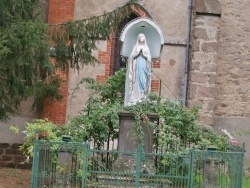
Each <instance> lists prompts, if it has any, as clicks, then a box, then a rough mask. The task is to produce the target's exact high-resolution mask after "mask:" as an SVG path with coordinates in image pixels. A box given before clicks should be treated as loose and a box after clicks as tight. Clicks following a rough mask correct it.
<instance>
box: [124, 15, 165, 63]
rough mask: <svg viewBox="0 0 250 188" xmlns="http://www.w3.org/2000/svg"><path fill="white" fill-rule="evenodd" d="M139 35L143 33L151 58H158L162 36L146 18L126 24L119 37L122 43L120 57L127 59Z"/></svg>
mask: <svg viewBox="0 0 250 188" xmlns="http://www.w3.org/2000/svg"><path fill="white" fill-rule="evenodd" d="M139 33H143V34H144V35H145V36H146V39H147V45H148V47H149V48H150V53H151V57H152V58H158V57H160V54H161V49H162V45H163V44H164V38H163V34H162V32H161V29H160V28H159V26H158V25H157V24H156V23H155V22H153V21H152V20H150V19H148V18H138V19H135V20H133V21H131V22H130V23H128V24H127V25H126V26H125V27H124V29H123V31H122V33H121V36H120V40H121V42H122V48H121V53H120V54H121V55H122V56H125V57H129V56H130V54H131V52H132V49H133V47H134V45H135V43H136V40H137V36H138V34H139Z"/></svg>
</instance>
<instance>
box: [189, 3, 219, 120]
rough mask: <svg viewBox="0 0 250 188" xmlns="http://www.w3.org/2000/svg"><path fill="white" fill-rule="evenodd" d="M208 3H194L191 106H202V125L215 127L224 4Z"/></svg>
mask: <svg viewBox="0 0 250 188" xmlns="http://www.w3.org/2000/svg"><path fill="white" fill-rule="evenodd" d="M207 2H208V1H206V0H197V1H195V4H194V20H193V40H192V55H191V62H190V72H189V76H190V77H189V88H188V91H189V92H188V106H189V107H191V106H197V105H198V106H200V107H201V110H200V122H201V123H202V124H205V125H212V124H213V117H214V108H215V105H216V100H215V98H216V95H217V93H216V79H217V59H218V40H219V31H220V22H221V18H220V16H221V9H220V7H221V3H220V2H219V1H209V2H210V3H207ZM215 2H216V3H215Z"/></svg>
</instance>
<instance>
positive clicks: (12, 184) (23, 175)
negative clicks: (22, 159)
mask: <svg viewBox="0 0 250 188" xmlns="http://www.w3.org/2000/svg"><path fill="white" fill-rule="evenodd" d="M30 182H31V170H26V169H14V168H4V167H0V188H29V187H30Z"/></svg>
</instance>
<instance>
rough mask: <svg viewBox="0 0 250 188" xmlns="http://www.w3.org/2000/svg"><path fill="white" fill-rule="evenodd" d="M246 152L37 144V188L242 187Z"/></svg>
mask: <svg viewBox="0 0 250 188" xmlns="http://www.w3.org/2000/svg"><path fill="white" fill-rule="evenodd" d="M243 155H244V152H243V151H238V152H219V151H208V150H204V151H194V150H192V149H191V150H189V151H187V152H186V153H183V154H173V153H168V152H165V153H144V152H143V151H142V147H141V146H139V147H138V149H137V151H135V152H125V151H123V152H121V151H117V150H101V149H99V150H98V149H94V148H92V149H90V147H89V144H88V143H73V142H49V141H36V142H35V146H34V157H33V168H32V185H31V187H32V188H40V187H46V188H55V187H56V188H59V187H72V188H78V187H79V188H99V187H107V188H111V187H113V188H118V187H120V188H122V187H127V188H130V187H131V188H132V187H133V188H134V187H136V188H139V187H140V188H149V187H150V188H158V187H164V188H168V187H169V188H241V187H242V169H243V168H242V166H243Z"/></svg>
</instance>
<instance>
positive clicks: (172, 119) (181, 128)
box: [13, 69, 227, 154]
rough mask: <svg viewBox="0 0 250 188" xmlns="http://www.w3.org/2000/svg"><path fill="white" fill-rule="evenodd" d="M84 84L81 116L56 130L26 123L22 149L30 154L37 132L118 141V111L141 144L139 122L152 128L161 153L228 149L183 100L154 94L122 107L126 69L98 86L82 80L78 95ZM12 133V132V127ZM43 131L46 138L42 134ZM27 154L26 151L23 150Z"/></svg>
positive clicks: (99, 141) (45, 123)
mask: <svg viewBox="0 0 250 188" xmlns="http://www.w3.org/2000/svg"><path fill="white" fill-rule="evenodd" d="M83 83H85V84H86V87H87V88H88V89H89V90H91V95H90V98H89V100H88V103H87V105H86V107H85V108H84V109H83V111H82V113H81V114H80V115H77V116H75V117H72V118H71V121H70V123H69V125H67V126H63V127H57V126H55V125H54V124H52V123H51V122H49V121H46V120H45V121H44V120H38V121H36V122H35V123H28V124H27V125H26V130H27V133H28V137H27V139H26V142H25V143H24V145H23V146H22V149H23V150H24V151H25V149H28V152H27V153H28V154H31V153H30V152H31V149H32V143H33V141H34V138H35V135H36V133H39V135H40V136H39V138H40V139H48V140H52V141H55V140H60V139H61V136H62V135H69V136H71V137H72V141H74V142H84V141H91V140H94V141H95V143H96V144H97V147H98V148H101V147H102V146H103V144H104V141H108V139H112V140H114V139H117V138H118V136H119V135H118V133H119V116H118V113H119V112H121V111H129V112H131V113H132V114H133V115H134V118H135V125H134V133H135V134H134V136H135V138H137V139H138V140H139V142H140V143H141V144H142V145H143V144H144V143H143V140H144V134H143V131H142V123H143V124H147V126H149V128H153V129H154V132H155V133H156V135H157V136H155V139H154V145H155V146H158V148H159V149H161V151H162V152H172V153H176V152H184V151H186V150H187V149H189V148H195V149H206V147H208V146H215V147H217V148H218V149H219V150H225V149H226V147H227V141H226V137H224V136H219V135H217V134H216V133H215V132H214V131H213V130H212V129H209V128H205V127H203V126H201V125H198V124H197V116H198V115H197V114H198V108H192V109H189V108H186V107H185V106H184V104H183V103H182V101H170V100H165V101H163V100H162V101H161V100H160V98H159V97H157V96H156V94H154V93H152V94H150V95H149V97H148V100H147V101H143V102H141V103H139V104H137V105H133V106H129V107H124V106H123V103H124V97H123V96H121V98H119V97H118V96H117V95H116V94H117V93H124V88H125V70H123V69H121V70H119V71H118V72H117V73H116V74H115V75H113V76H111V77H110V78H109V79H108V80H107V81H106V82H105V83H98V82H96V81H95V80H93V79H90V78H85V79H83V80H82V81H81V82H80V83H79V84H78V85H77V87H76V88H75V91H74V92H77V90H78V88H79V85H80V84H83ZM151 113H156V114H158V116H159V121H158V122H157V123H156V122H150V120H149V117H148V115H149V114H151ZM13 131H15V129H14V128H13ZM44 132H46V137H44V138H43V137H42V136H41V135H42V134H41V133H44ZM26 151H27V150H26Z"/></svg>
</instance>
